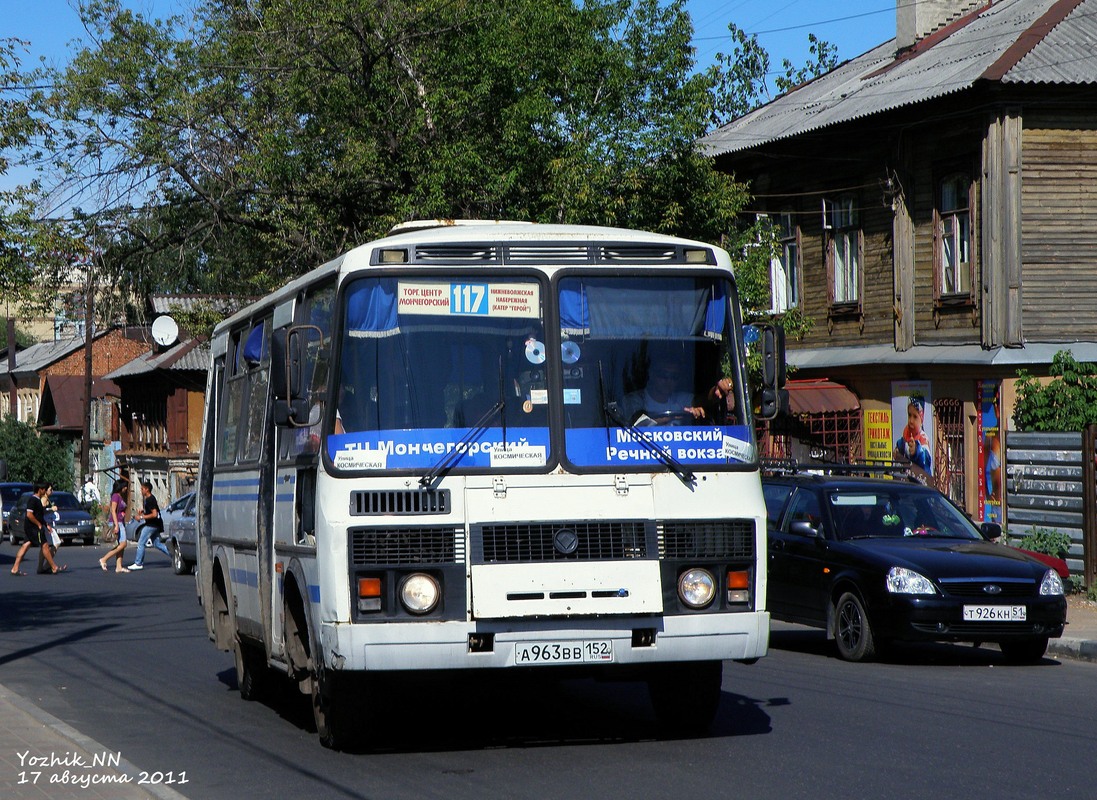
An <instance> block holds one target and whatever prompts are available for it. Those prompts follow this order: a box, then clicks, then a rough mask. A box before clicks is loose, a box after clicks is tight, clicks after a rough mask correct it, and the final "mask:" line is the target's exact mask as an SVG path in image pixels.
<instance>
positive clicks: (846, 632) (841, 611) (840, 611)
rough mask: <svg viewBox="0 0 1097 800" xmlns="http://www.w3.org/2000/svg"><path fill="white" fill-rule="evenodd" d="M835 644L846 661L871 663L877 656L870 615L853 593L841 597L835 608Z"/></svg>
mask: <svg viewBox="0 0 1097 800" xmlns="http://www.w3.org/2000/svg"><path fill="white" fill-rule="evenodd" d="M834 642H835V644H837V645H838V655H839V656H841V657H842V658H843V659H845V660H846V661H871V660H872V659H873V658H874V657H875V655H876V643H875V642H874V640H873V636H872V626H871V625H870V624H869V621H868V614H866V613H865V607H864V605H862V603H861V600H860V598H858V597H857V595H855V594H853V593H852V592H846V593H845V594H844V595H842V596H841V597H839V598H838V603H837V604H836V605H835V607H834Z"/></svg>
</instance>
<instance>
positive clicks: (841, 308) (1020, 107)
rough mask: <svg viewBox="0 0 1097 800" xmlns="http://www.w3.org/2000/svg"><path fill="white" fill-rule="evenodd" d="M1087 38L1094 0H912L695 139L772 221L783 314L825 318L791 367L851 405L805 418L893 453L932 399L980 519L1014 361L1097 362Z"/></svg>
mask: <svg viewBox="0 0 1097 800" xmlns="http://www.w3.org/2000/svg"><path fill="white" fill-rule="evenodd" d="M1094 42H1097V0H996V1H995V2H987V0H982V1H981V2H971V1H970V0H968V1H967V2H964V1H963V0H901V2H897V10H896V38H895V39H894V40H892V41H889V42H885V43H883V44H881V45H880V46H879V47H876V48H874V49H872V50H870V51H869V52H867V53H865V54H863V55H861V56H858V57H857V58H853V59H851V60H849V61H846V62H844V63H842V64H840V65H838V66H837V67H836V68H835V69H833V70H832V71H830V72H828V73H826V74H825V75H822V76H820V77H818V78H816V79H814V80H812V81H810V82H808V83H805V84H803V85H801V86H799V87H796V88H795V89H793V90H791V91H789V92H787V93H786V94H784V95H782V96H780V97H778V98H776V99H775V100H773V101H772V102H770V103H768V104H767V105H765V106H762V107H760V108H758V109H756V110H754V111H752V112H751V113H749V114H746V115H744V116H742V117H740V118H738V119H736V120H734V121H732V122H730V123H729V124H727V125H725V126H723V127H721V128H719V129H717V130H715V131H713V132H712V133H710V134H709V135H707V136H706V137H704V138H703V139H702V140H701V145H702V147H703V148H704V149H705V150H706V151H707V152H708V153H709V154H710V155H711V156H712V157H713V158H714V159H715V162H716V164H717V165H718V167H719V168H720V169H722V170H724V171H727V172H729V173H732V174H734V175H735V176H736V178H738V179H739V180H741V181H745V182H747V183H748V184H749V185H750V187H751V189H752V192H753V195H754V198H755V206H754V208H753V209H751V210H752V212H754V213H757V214H765V215H767V216H768V217H769V219H770V220H771V221H772V222H773V223H774V226H775V228H776V231H777V236H778V238H779V247H778V255H777V257H776V258H775V259H774V261H773V264H772V274H771V278H772V294H773V312H774V313H775V314H777V315H781V314H785V313H788V311H789V310H790V309H793V308H796V309H798V310H799V313H802V314H804V316H806V317H807V318H809V319H810V320H812V321H813V322H814V327H813V328H812V329H811V331H810V332H809V333H808V334H807V335H805V336H804V337H803V339H802V340H799V341H792V342H790V343H789V361H790V364H791V365H793V366H794V367H795V368H796V371H795V377H796V378H799V379H816V380H817V379H822V378H826V379H828V380H829V382H831V383H837V384H840V385H841V386H843V387H846V388H847V389H849V390H850V391H852V392H853V394H854V395H856V397H857V398H858V400H859V408H858V409H857V410H856V412H853V413H851V412H850V411H849V410H848V409H846V410H844V411H843V412H842V414H841V415H839V414H837V412H836V411H834V410H823V411H816V412H813V414H809V415H804V421H805V423H807V424H811V425H814V428H813V430H816V429H817V432H818V433H819V436H820V437H822V438H821V440H820V441H823V440H826V438H827V437H828V436H829V437H830V438H829V441H823V443H824V444H826V445H827V446H831V447H834V448H836V449H838V450H841V451H842V455H844V456H847V457H852V458H855V459H861V458H872V457H885V456H888V455H889V452H888V451H891V452H890V455H891V456H894V455H895V451H896V450H897V449H899V447H901V446H903V445H902V444H901V440H902V439H903V434H902V431H903V429H904V427H905V425H906V424H907V418H908V414H911V413H913V414H916V413H917V409H914V410H913V411H912V410H910V409H911V401H912V400H913V401H915V402H917V401H918V400H919V399H920V400H921V401H922V402H923V403H924V420H923V425H924V428H925V429H926V430H925V433H926V434H928V440H929V445H928V446H929V448H930V451H931V455H932V465H931V469H930V471H931V472H932V473H933V476H934V478H935V479H936V481H937V484H938V485H939V486H940V487H941V488H942V489H944V490H945V491H947V492H949V493H950V494H951V495H952V497H953V498H954V499H956V500H957V501H959V502H961V503H962V504H964V505H965V506H966V507H967V508H968V510H969V511H971V512H972V513H978V514H980V515H981V516H982V518H985V519H999V520H1000V519H1001V516H1000V515H1001V502H1002V498H1001V493H1000V491H999V487H1000V486H1001V480H1000V477H1001V475H1000V470H1001V467H1002V464H1001V452H1002V450H1001V440H1002V437H1003V436H1004V435H1005V434H1006V433H1007V431H1008V428H1009V426H1010V425H1011V417H1012V411H1013V404H1014V400H1015V395H1014V385H1015V379H1016V375H1017V370H1018V369H1019V368H1024V369H1026V370H1028V371H1030V372H1032V373H1033V374H1036V375H1040V374H1047V370H1048V366H1049V365H1050V363H1051V361H1052V358H1053V356H1054V355H1055V353H1056V352H1058V351H1059V350H1064V349H1065V350H1070V351H1071V352H1072V353H1073V355H1074V357H1075V358H1077V359H1078V360H1079V361H1097V268H1095V267H1097V233H1095V232H1094V231H1095V230H1097V224H1095V223H1097V104H1095V103H1094V99H1095V98H1097V58H1094V55H1093V43H1094ZM795 394H796V392H795V391H794V392H793V395H794V397H795ZM828 414H829V415H830V417H828ZM828 419H830V421H831V423H833V424H829V427H828V423H827V420H828ZM996 470H999V472H998V473H997V479H996V477H995V474H994V473H995V471H996ZM996 492H997V495H996Z"/></svg>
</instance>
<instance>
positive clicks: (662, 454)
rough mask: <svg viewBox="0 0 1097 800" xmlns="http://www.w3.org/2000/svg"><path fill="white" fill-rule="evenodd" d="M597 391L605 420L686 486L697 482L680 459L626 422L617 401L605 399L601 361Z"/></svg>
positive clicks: (640, 429) (607, 430) (607, 426)
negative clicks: (637, 443) (619, 410)
mask: <svg viewBox="0 0 1097 800" xmlns="http://www.w3.org/2000/svg"><path fill="white" fill-rule="evenodd" d="M598 393H599V395H600V397H601V401H602V413H603V415H604V416H605V418H606V419H607V420H612V422H613V424H614V425H617V426H618V427H620V428H624V429H625V430H627V431H628V432H629V433H631V434H632V438H634V439H635V440H636V441H637V442H639V443H640V445H641V447H643V448H644V449H645V450H647V451H648V452H649V453H651V454H652V455H653V456H655V458H656V460H658V461H659V463H661V464H662V465H663V466H665V467H666V468H667V469H669V470H670V471H671V472H673V473H674V474H675V476H676V477H677V478H678V480H680V481H681V482H682V483H684V484H685V485H686V486H689V487H690V488H692V487H693V486H694V484H696V483H697V477H696V476H695V475H694V474H693V472H692V471H691V470H689V469H687V468H686V466H685V465H684V464H682V462H681V461H679V460H678V459H676V458H675V457H674V456H672V455H671V454H670V453H668V452H667V451H666V450H664V449H663V448H661V447H660V446H659V445H657V444H656V443H655V442H653V441H652V440H651V439H649V438H648V436H647V434H645V433H644V430H643V429H642V428H638V427H636V426H635V425H633V424H632V423H631V422H626V421H625V419H624V418H622V416H621V414H620V413H619V412H618V410H617V403H611V402H608V401H607V400H606V384H605V379H604V378H603V376H602V362H601V361H599V362H598ZM606 437H607V438H608V437H609V422H606Z"/></svg>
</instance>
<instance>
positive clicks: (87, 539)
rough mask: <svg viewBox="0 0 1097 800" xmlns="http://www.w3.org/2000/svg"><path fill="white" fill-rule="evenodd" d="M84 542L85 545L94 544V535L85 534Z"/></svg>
mask: <svg viewBox="0 0 1097 800" xmlns="http://www.w3.org/2000/svg"><path fill="white" fill-rule="evenodd" d="M84 544H85V545H93V544H95V537H94V536H85V537H84Z"/></svg>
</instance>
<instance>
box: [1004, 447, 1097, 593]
mask: <svg viewBox="0 0 1097 800" xmlns="http://www.w3.org/2000/svg"><path fill="white" fill-rule="evenodd" d="M1093 434H1094V431H1093V429H1092V428H1090V429H1087V431H1086V432H1085V433H1028V432H1025V433H1021V432H1018V431H1010V432H1009V434H1008V435H1007V437H1006V513H1005V519H1006V526H1007V532H1008V534H1009V537H1010V540H1011V541H1012V542H1013V543H1016V542H1017V540H1019V539H1020V538H1021V537H1023V536H1025V535H1026V534H1028V533H1030V532H1031V531H1032V529H1033V528H1034V527H1036V528H1048V529H1050V530H1054V531H1059V532H1061V533H1065V534H1067V535H1068V536H1069V537H1070V552H1069V553H1068V555H1067V559H1066V561H1067V566H1069V567H1070V571H1071V574H1073V575H1080V576H1082V578H1083V580H1084V581H1085V582H1086V584H1087V585H1093V581H1092V580H1091V579H1092V577H1093V571H1092V563H1093V560H1094V556H1095V555H1097V554H1095V553H1093V548H1092V546H1091V547H1090V553H1089V558H1088V559H1087V557H1086V556H1087V553H1086V549H1087V548H1086V544H1087V542H1089V543H1092V542H1093V533H1092V532H1093V531H1094V529H1095V525H1097V520H1095V519H1094V517H1095V516H1097V513H1095V502H1094V500H1095V491H1094V468H1093V464H1094V461H1093V458H1094V447H1093V441H1094V436H1093ZM1087 565H1089V566H1087Z"/></svg>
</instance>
